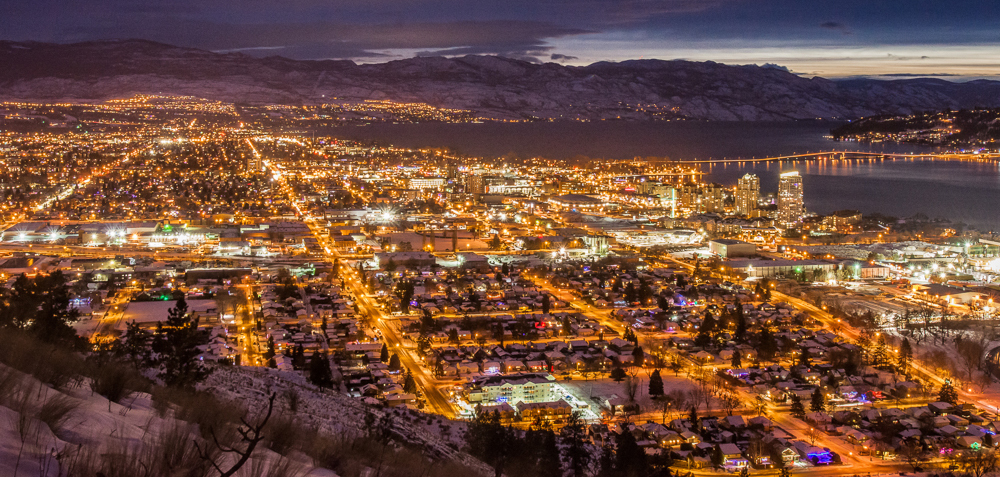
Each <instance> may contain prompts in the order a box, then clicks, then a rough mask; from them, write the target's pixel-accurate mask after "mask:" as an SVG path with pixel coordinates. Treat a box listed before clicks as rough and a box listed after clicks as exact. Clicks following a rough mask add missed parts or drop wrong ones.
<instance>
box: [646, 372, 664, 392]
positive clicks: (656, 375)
mask: <svg viewBox="0 0 1000 477" xmlns="http://www.w3.org/2000/svg"><path fill="white" fill-rule="evenodd" d="M649 395H650V396H652V397H659V396H663V378H662V377H660V370H659V369H656V370H653V373H652V374H650V375H649Z"/></svg>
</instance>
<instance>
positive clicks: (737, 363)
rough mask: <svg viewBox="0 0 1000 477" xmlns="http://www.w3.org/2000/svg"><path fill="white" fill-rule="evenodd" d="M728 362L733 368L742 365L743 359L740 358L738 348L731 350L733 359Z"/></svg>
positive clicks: (738, 367)
mask: <svg viewBox="0 0 1000 477" xmlns="http://www.w3.org/2000/svg"><path fill="white" fill-rule="evenodd" d="M730 364H731V365H732V367H733V369H740V368H742V367H743V360H742V358H740V352H739V350H737V351H733V359H732V362H731V363H730Z"/></svg>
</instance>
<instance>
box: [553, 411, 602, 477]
mask: <svg viewBox="0 0 1000 477" xmlns="http://www.w3.org/2000/svg"><path fill="white" fill-rule="evenodd" d="M562 434H563V450H562V456H563V459H564V460H565V461H566V463H567V464H569V475H571V476H572V477H584V476H586V475H587V468H588V466H589V465H590V461H591V454H590V451H589V450H588V449H587V446H586V440H585V439H586V427H585V426H584V423H583V420H581V419H580V413H579V412H578V411H573V413H572V414H570V416H569V419H568V420H567V421H566V426H565V427H563V429H562ZM546 475H559V474H546Z"/></svg>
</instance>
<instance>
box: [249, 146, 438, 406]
mask: <svg viewBox="0 0 1000 477" xmlns="http://www.w3.org/2000/svg"><path fill="white" fill-rule="evenodd" d="M248 143H249V140H248ZM251 147H253V145H252V144H251ZM253 151H254V153H255V154H257V150H256V148H253ZM264 164H265V166H266V167H267V168H268V169H271V170H277V169H278V168H275V167H274V166H273V165H272V164H271V163H270V161H268V160H265V161H264ZM275 177H277V178H278V180H279V181H280V182H281V185H282V189H283V190H284V191H285V192H286V193H287V194H288V195H289V199H290V200H291V202H292V204H293V205H294V206H295V208H296V210H298V200H297V198H296V197H295V196H294V189H292V188H291V187H289V186H288V182H287V179H285V176H284V175H283V174H281V173H280V172H275ZM300 214H301V211H300ZM303 215H304V214H303ZM305 223H306V225H308V226H309V230H310V231H312V234H313V236H314V237H315V238H316V240H317V241H318V242H319V244H320V247H321V248H322V250H323V251H324V252H325V256H326V257H327V258H328V259H330V260H332V261H337V260H341V259H343V258H345V257H343V256H341V255H340V253H339V252H338V251H337V250H336V249H334V248H332V247H330V244H329V243H328V242H327V239H326V237H324V236H323V235H322V234H320V233H319V232H320V231H319V226H318V224H317V223H316V222H315V220H313V219H307V220H305ZM340 273H341V279H342V281H343V283H344V284H345V285H346V286H347V287H349V288H350V289H351V291H352V292H353V293H354V296H355V297H356V300H355V303H356V304H357V305H358V309H359V311H360V312H361V313H362V314H365V315H368V316H370V317H371V318H372V320H371V322H372V324H373V325H374V326H375V328H376V329H378V331H379V333H381V334H382V339H383V340H384V341H385V344H386V346H387V347H388V348H389V350H390V352H392V353H395V354H396V355H397V356H399V361H400V364H402V365H403V366H404V367H406V369H408V370H409V371H410V373H411V374H412V375H413V379H414V381H415V382H416V384H417V387H418V388H419V389H420V391H421V392H422V393H423V395H424V398H425V400H426V402H427V405H428V407H429V408H430V410H431V411H432V412H434V413H436V414H441V415H444V416H446V417H449V418H454V417H455V416H456V412H455V409H454V407H453V406H452V404H451V402H450V401H449V400H448V398H447V397H446V396H445V394H444V392H442V391H441V389H440V388H439V387H438V382H437V380H436V379H435V378H434V377H433V376H432V375H431V374H430V373H428V372H427V368H426V367H425V366H424V365H423V362H422V360H420V359H418V358H417V357H416V356H415V355H414V353H413V352H412V351H411V350H409V349H407V348H406V347H405V346H403V338H402V337H401V336H400V335H399V333H398V332H397V331H396V329H395V327H393V326H392V324H391V318H390V317H389V316H387V315H386V314H385V313H383V312H382V310H381V309H380V308H379V307H378V306H377V305H376V303H375V302H374V300H372V298H371V297H369V296H368V291H367V290H365V288H364V282H365V280H364V277H362V276H361V275H360V274H359V273H358V272H357V270H354V269H353V268H351V267H346V266H342V267H341V270H340Z"/></svg>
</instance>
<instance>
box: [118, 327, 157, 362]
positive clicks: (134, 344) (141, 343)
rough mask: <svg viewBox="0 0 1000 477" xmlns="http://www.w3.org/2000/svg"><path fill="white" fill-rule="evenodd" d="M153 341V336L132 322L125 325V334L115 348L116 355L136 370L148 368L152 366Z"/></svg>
mask: <svg viewBox="0 0 1000 477" xmlns="http://www.w3.org/2000/svg"><path fill="white" fill-rule="evenodd" d="M151 339H152V335H151V334H150V333H149V332H148V331H146V330H144V329H142V328H141V327H139V324H138V323H136V322H135V321H131V322H129V323H128V324H127V325H125V333H124V334H123V335H122V338H121V340H120V341H119V342H118V345H117V346H116V347H115V354H116V355H117V356H118V357H119V358H121V359H124V360H125V361H126V362H128V363H129V364H131V365H132V367H134V368H135V369H136V370H140V369H145V368H148V367H149V366H150V365H151V364H152V349H150V340H151Z"/></svg>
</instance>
